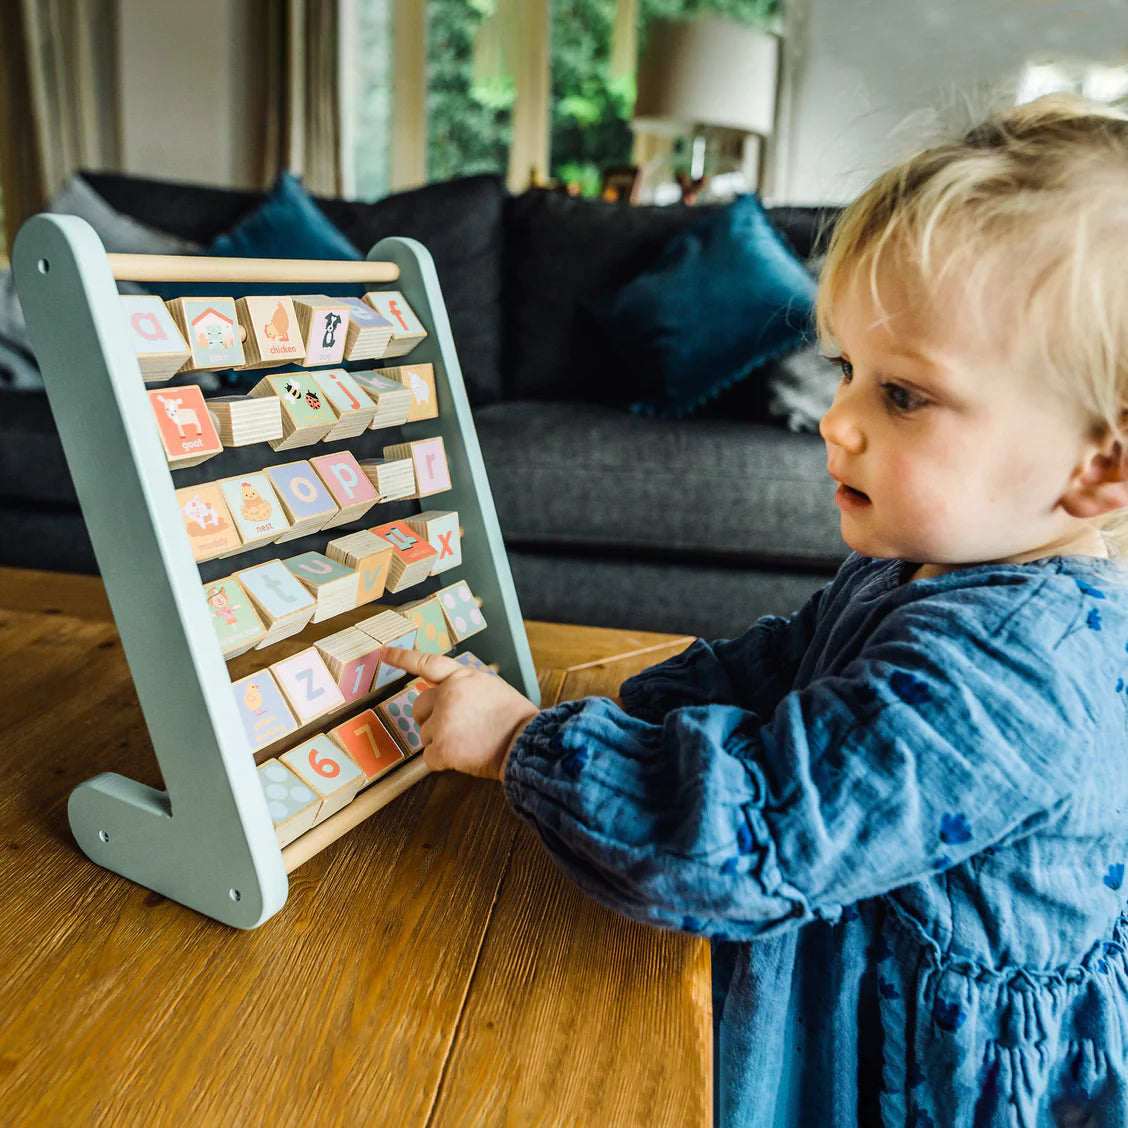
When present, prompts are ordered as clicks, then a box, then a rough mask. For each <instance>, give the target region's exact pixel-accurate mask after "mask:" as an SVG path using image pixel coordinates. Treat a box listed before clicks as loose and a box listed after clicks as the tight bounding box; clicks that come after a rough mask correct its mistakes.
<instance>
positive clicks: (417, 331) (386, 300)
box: [364, 290, 427, 356]
mask: <svg viewBox="0 0 1128 1128" xmlns="http://www.w3.org/2000/svg"><path fill="white" fill-rule="evenodd" d="M364 300H365V301H366V302H367V303H368V304H369V305H370V306H371V307H372V308H373V309H374V310H376V311H377V312H378V313H379V314H381V315H382V316H383V317H385V318H387V320H388V321H390V322H391V325H392V338H391V340H390V341H389V342H388V345H387V347H386V348H385V349H384V354H383V355H384V356H403V354H404V353H409V352H411V350H412V349H413V348H415V346H416V345H417V344H419V342H420V341H422V340H423V338H424V337H426V336H427V330H426V329H424V328H423V322H421V321H420V320H419V318H418V317H416V316H415V312H414V310H412V308H411V306H409V305H408V304H407V301H406V300H405V298H404V296H403V294H401V293H400V292H399V290H372V291H369V293H367V294H365V295H364Z"/></svg>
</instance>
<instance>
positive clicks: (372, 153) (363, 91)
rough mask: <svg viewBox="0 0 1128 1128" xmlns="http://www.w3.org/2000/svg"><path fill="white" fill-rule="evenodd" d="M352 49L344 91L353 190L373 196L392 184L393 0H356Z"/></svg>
mask: <svg viewBox="0 0 1128 1128" xmlns="http://www.w3.org/2000/svg"><path fill="white" fill-rule="evenodd" d="M355 12H356V28H355V35H354V36H349V35H346V36H345V38H344V41H345V43H346V44H347V43H350V42H351V43H353V44H354V45H355V47H354V51H353V54H352V60H351V63H352V67H351V70H352V74H353V76H354V78H353V87H352V90H351V91H350V92H348V93H346V95H345V97H346V98H347V103H346V110H347V111H348V113H349V114H350V115H351V118H352V137H353V139H354V148H353V161H354V166H353V167H354V170H355V178H356V179H355V185H354V191H355V194H356V196H357V198H358V199H361V200H378V199H380V198H381V197H382V196H386V195H387V194H388V186H389V184H390V183H391V145H390V143H389V138H390V136H391V124H392V62H393V52H392V0H358V3H357V4H356V8H355Z"/></svg>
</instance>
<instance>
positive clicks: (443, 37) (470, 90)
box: [427, 0, 516, 180]
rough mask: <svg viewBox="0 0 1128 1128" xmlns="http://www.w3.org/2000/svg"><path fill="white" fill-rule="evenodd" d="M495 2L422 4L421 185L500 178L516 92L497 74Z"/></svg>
mask: <svg viewBox="0 0 1128 1128" xmlns="http://www.w3.org/2000/svg"><path fill="white" fill-rule="evenodd" d="M496 7H497V3H496V0H427V178H428V180H449V179H450V178H451V177H453V176H472V175H474V174H475V173H480V172H495V173H499V174H501V175H505V170H506V166H507V164H508V162H509V142H510V139H511V138H512V133H513V130H512V119H513V112H512V111H513V100H514V97H515V96H516V88H515V87H514V84H513V79H512V77H510V76H509V75H507V74H506V73H505V72H504V67H503V60H502V52H501V47H500V44H498V43H497V42H496V35H497V32H496V29H495V28H493V27H491V26H490V25H489V18H490V17H491V16H493V15H494V12H495V10H496Z"/></svg>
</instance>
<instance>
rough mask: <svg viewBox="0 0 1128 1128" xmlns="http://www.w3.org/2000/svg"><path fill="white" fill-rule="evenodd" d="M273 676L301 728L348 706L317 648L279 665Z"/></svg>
mask: <svg viewBox="0 0 1128 1128" xmlns="http://www.w3.org/2000/svg"><path fill="white" fill-rule="evenodd" d="M270 672H271V673H272V674H273V675H274V680H275V681H276V682H277V683H278V688H279V689H280V690H282V695H283V696H284V697H285V698H286V701H287V703H288V704H289V706H290V708H291V709H292V710H293V713H294V715H295V716H296V717H297V718H298V723H299V724H302V725H307V724H309V722H310V721H312V720H316V718H318V717H322V716H324V715H325V714H326V713H331V712H332V711H333V710H334V709H339V708H341V706H342V705H344V703H345V698H344V695H343V694H342V693H341V691H340V690H339V689H338V688H337V683H336V682H335V681H334V680H333V675H332V674H331V673H329V667H328V666H326V665H325V661H324V659H323V658H322V657H321V655H320V654H318V652H317V650H316V648H315V647H312V646H311V647H309V648H308V649H306V650H303V651H301V652H300V653H298V654H295V655H293V657H290V658H284V659H283V660H282V661H281V662H275V663H274V664H273V665H272V666H271V667H270Z"/></svg>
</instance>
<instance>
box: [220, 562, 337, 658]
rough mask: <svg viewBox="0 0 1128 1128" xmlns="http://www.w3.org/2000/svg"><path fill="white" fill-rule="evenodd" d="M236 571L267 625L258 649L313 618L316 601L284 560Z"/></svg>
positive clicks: (295, 629) (299, 628) (292, 631)
mask: <svg viewBox="0 0 1128 1128" xmlns="http://www.w3.org/2000/svg"><path fill="white" fill-rule="evenodd" d="M235 575H236V578H237V579H238V580H239V583H241V584H242V585H243V588H244V590H245V591H246V593H247V594H248V595H249V596H250V597H251V602H252V603H254V605H255V610H256V611H257V612H258V613H259V616H260V617H261V618H262V621H263V623H264V624H265V625H266V628H267V633H266V635H265V636H264V637H263V638H262V639H261V640H260V641H259V642H258V643H257V644H256V648H257V649H260V650H261V649H262V648H263V647H264V646H269V645H270V644H271V643H273V642H277V641H278V640H279V639H283V638H288V637H289V636H290V635H294V634H297V633H298V631H300V630H302V629H303V628H304V627H305V626H306V624H307V623H308V622H309V621H310V619H312V618H313V613H314V611H315V610H316V609H317V601H316V600H315V599H314V597H313V596H312V595H310V593H309V591H308V590H307V589H306V587H305V585H304V584H302V583H301V582H300V581H299V580H298V579H297V578H296V577H295V576H294V574H293V573H292V572H291V571H290V570H289V568H287V567H286V565H285V564H283V563H282V561H281V560H268V561H267V562H266V563H265V564H259V565H257V566H256V567H254V568H244V569H243V570H242V571H240V572H236V573H235Z"/></svg>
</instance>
